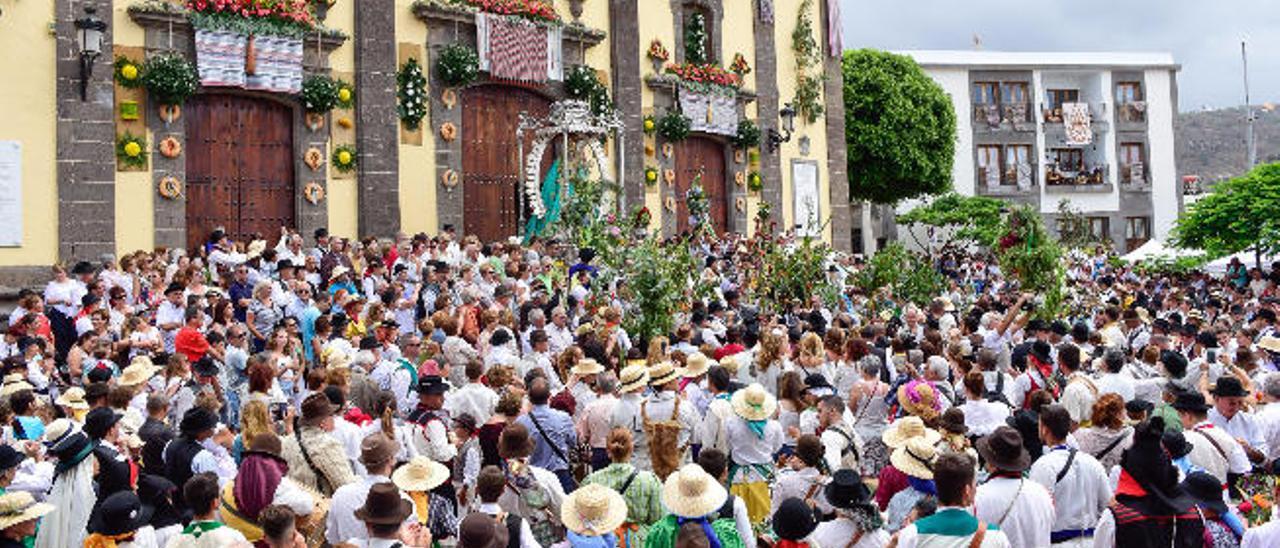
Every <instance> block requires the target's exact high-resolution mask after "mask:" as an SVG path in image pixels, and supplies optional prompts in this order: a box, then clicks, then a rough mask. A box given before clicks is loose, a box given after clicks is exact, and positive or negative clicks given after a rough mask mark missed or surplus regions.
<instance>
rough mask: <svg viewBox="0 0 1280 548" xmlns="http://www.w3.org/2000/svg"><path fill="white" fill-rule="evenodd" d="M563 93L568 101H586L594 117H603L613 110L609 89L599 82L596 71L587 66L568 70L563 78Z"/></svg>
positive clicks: (578, 66) (577, 66)
mask: <svg viewBox="0 0 1280 548" xmlns="http://www.w3.org/2000/svg"><path fill="white" fill-rule="evenodd" d="M564 92H565V95H568V96H569V98H570V99H578V100H581V101H586V102H587V103H588V105H590V107H591V113H592V114H595V115H596V116H603V115H605V114H608V113H609V112H610V111H612V110H613V100H612V99H610V98H609V88H608V87H605V85H604V83H602V82H601V81H600V77H599V76H598V75H597V74H596V69H593V68H591V67H589V66H586V65H575V66H574V67H572V68H570V69H569V71H568V73H567V74H566V75H565V78H564Z"/></svg>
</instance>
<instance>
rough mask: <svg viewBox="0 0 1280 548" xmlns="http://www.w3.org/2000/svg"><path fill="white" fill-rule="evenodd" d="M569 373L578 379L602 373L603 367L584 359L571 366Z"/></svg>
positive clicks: (591, 360) (598, 363)
mask: <svg viewBox="0 0 1280 548" xmlns="http://www.w3.org/2000/svg"><path fill="white" fill-rule="evenodd" d="M569 372H570V373H572V374H574V375H577V376H579V377H582V376H586V375H596V374H599V373H603V372H604V366H603V365H600V362H597V361H595V360H593V359H591V358H584V359H581V360H578V363H575V364H573V369H570V370H569Z"/></svg>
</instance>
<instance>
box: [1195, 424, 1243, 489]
mask: <svg viewBox="0 0 1280 548" xmlns="http://www.w3.org/2000/svg"><path fill="white" fill-rule="evenodd" d="M1192 430H1194V432H1185V431H1184V432H1183V433H1182V434H1183V437H1185V438H1187V441H1189V442H1191V453H1190V454H1189V455H1187V459H1188V460H1190V461H1191V464H1194V465H1196V466H1199V467H1200V468H1203V469H1204V471H1206V472H1208V473H1210V474H1213V477H1215V478H1218V481H1221V482H1222V483H1223V484H1225V483H1227V473H1232V474H1245V473H1248V472H1249V470H1251V469H1252V467H1253V466H1252V465H1251V464H1250V463H1249V456H1248V455H1245V453H1244V448H1242V447H1240V444H1239V443H1236V440H1235V439H1234V438H1232V437H1231V434H1228V433H1227V432H1226V431H1225V430H1223V429H1221V428H1217V427H1215V426H1214V425H1213V424H1212V423H1210V422H1208V421H1205V422H1202V423H1200V424H1197V425H1196V426H1195V427H1194V428H1193V429H1192ZM1196 432H1200V433H1203V434H1204V435H1201V434H1197V433H1196ZM1205 436H1210V437H1212V438H1213V440H1214V441H1216V442H1218V447H1221V448H1222V452H1223V453H1226V456H1227V458H1225V459H1224V458H1222V453H1219V452H1218V449H1217V448H1216V447H1214V445H1213V443H1212V442H1210V441H1209V440H1208V439H1206V438H1205Z"/></svg>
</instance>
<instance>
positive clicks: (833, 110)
mask: <svg viewBox="0 0 1280 548" xmlns="http://www.w3.org/2000/svg"><path fill="white" fill-rule="evenodd" d="M819 3H820V4H821V5H822V20H823V25H822V27H821V28H823V29H826V28H828V26H829V25H832V24H836V25H839V24H840V22H839V21H831V14H830V13H829V12H828V10H827V3H826V2H819ZM819 40H821V41H822V43H823V45H824V46H826V47H824V48H823V50H824V51H826V55H824V56H823V60H822V71H823V74H822V81H823V83H822V98H823V101H824V104H823V108H824V109H825V110H826V113H827V115H826V124H827V181H828V183H829V184H830V189H831V245H832V247H834V248H836V249H837V250H839V251H845V252H848V251H852V250H853V212H852V211H850V209H849V174H848V169H849V165H848V160H847V157H848V152H849V151H848V149H847V148H846V147H845V138H844V74H843V71H842V70H841V63H840V61H841V59H842V58H843V57H844V52H839V51H837V52H834V55H833V52H831V51H829V48H830V46H829V45H828V42H827V40H826V36H825V33H824V35H823V36H820V37H819Z"/></svg>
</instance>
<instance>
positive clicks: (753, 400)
mask: <svg viewBox="0 0 1280 548" xmlns="http://www.w3.org/2000/svg"><path fill="white" fill-rule="evenodd" d="M729 403H730V404H732V405H733V412H734V413H736V414H737V415H738V416H739V417H742V418H744V419H746V420H749V421H762V420H765V419H768V418H769V417H772V416H773V412H774V411H777V410H778V399H777V398H774V397H773V395H772V394H770V393H769V392H768V391H766V390H765V389H764V387H763V386H761V385H760V383H751V385H750V386H748V387H746V388H743V389H742V390H739V391H737V392H734V393H733V397H732V398H730V400H729Z"/></svg>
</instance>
